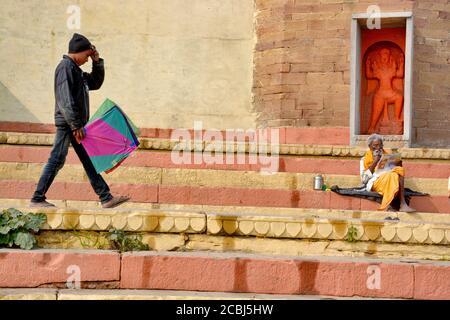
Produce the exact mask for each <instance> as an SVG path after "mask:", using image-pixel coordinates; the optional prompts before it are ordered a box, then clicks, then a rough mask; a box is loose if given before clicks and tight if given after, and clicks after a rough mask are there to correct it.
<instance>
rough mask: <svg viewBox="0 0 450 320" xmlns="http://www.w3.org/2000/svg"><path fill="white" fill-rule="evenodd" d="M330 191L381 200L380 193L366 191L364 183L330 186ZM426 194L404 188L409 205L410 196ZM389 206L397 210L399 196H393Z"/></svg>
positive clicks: (425, 194)
mask: <svg viewBox="0 0 450 320" xmlns="http://www.w3.org/2000/svg"><path fill="white" fill-rule="evenodd" d="M331 191H333V192H336V193H337V194H340V195H343V196H350V197H357V198H363V199H367V200H372V201H376V202H378V203H381V200H382V199H383V196H382V195H381V194H379V193H378V192H372V191H367V190H366V186H364V185H363V186H360V187H354V188H339V187H338V186H332V187H331ZM427 195H428V193H422V192H417V191H414V190H411V189H409V188H405V201H406V203H407V204H408V205H409V201H410V200H411V197H413V196H427ZM391 207H392V208H393V209H395V210H398V209H399V208H400V199H399V197H395V198H394V200H392V202H391Z"/></svg>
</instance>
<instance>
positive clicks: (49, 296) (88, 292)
mask: <svg viewBox="0 0 450 320" xmlns="http://www.w3.org/2000/svg"><path fill="white" fill-rule="evenodd" d="M320 299H327V300H330V299H333V300H359V299H364V300H366V299H371V300H372V299H376V298H359V297H336V296H320V295H317V296H313V295H281V294H253V293H226V292H198V291H174V290H126V289H110V290H101V289H2V288H0V300H320Z"/></svg>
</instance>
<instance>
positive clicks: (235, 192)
mask: <svg viewBox="0 0 450 320" xmlns="http://www.w3.org/2000/svg"><path fill="white" fill-rule="evenodd" d="M35 187H36V182H33V181H15V180H0V199H30V198H31V196H32V194H33V192H34V188H35ZM110 187H111V192H112V193H113V194H123V195H129V196H130V197H131V201H132V202H146V203H172V204H193V205H223V206H254V207H284V208H321V209H345V210H376V209H377V208H378V206H379V205H378V204H377V203H376V202H374V201H369V200H365V199H359V198H354V197H345V196H341V195H338V194H335V193H334V192H324V191H299V190H279V189H245V188H207V187H189V186H166V185H144V184H115V183H113V184H111V185H110ZM47 198H48V199H49V201H51V199H56V200H75V201H96V200H98V197H97V195H96V194H95V193H94V191H93V190H92V187H91V186H90V184H89V183H71V182H54V183H53V184H52V186H51V187H50V190H49V192H48V193H47ZM411 205H412V207H414V208H415V209H416V210H418V211H422V212H435V213H450V204H449V200H448V198H447V197H446V196H426V197H413V198H412V200H411Z"/></svg>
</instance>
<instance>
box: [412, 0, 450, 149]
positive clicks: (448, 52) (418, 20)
mask: <svg viewBox="0 0 450 320" xmlns="http://www.w3.org/2000/svg"><path fill="white" fill-rule="evenodd" d="M413 12H414V20H415V23H414V24H415V30H414V33H415V37H414V51H415V54H414V62H413V63H414V65H413V68H414V71H413V72H414V73H413V75H414V79H413V80H414V84H413V101H414V113H413V129H414V134H415V143H416V145H418V146H420V145H426V146H440V147H447V148H449V147H450V31H449V30H450V2H448V1H447V0H420V1H417V2H416V4H415V6H414V10H413Z"/></svg>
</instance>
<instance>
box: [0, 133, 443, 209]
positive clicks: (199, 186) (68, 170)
mask: <svg viewBox="0 0 450 320" xmlns="http://www.w3.org/2000/svg"><path fill="white" fill-rule="evenodd" d="M0 137H3V138H2V139H3V140H2V139H0V140H1V141H3V144H1V145H0V198H3V199H8V198H22V199H28V198H30V196H31V193H32V192H33V190H34V188H35V184H36V182H37V180H38V178H39V175H40V173H41V171H42V167H43V165H44V163H45V162H46V161H47V159H48V156H49V151H50V144H51V142H52V139H53V135H51V134H50V135H49V134H47V135H45V134H44V135H42V134H41V135H39V134H23V133H11V132H8V133H1V134H0ZM149 141H150V142H151V143H150V142H149ZM173 144H174V141H169V140H167V139H150V138H143V140H142V148H141V149H140V150H139V151H138V152H136V153H135V154H134V155H133V156H132V157H130V158H129V159H127V160H126V161H125V163H124V165H122V166H121V167H119V168H118V169H117V170H116V171H114V172H113V173H112V174H109V175H107V176H106V179H107V181H108V182H109V183H110V186H111V189H112V191H113V192H116V193H122V194H128V195H130V196H131V197H132V201H133V202H145V203H171V204H184V205H225V206H260V207H278V208H281V207H284V208H289V207H291V208H316V209H319V208H327V209H348V210H375V209H376V208H377V207H378V204H377V203H375V202H373V201H369V200H364V199H359V198H353V197H343V196H340V195H337V194H334V193H332V192H321V191H314V190H313V181H314V176H315V174H317V173H319V172H320V173H322V174H323V175H324V178H325V183H326V184H327V185H329V186H331V185H339V186H341V187H351V186H357V185H359V177H358V171H359V160H358V159H359V157H360V156H361V154H363V153H364V152H365V150H364V149H361V148H356V147H355V148H353V147H352V148H350V147H348V146H324V145H310V146H306V145H303V146H299V145H288V146H287V149H286V148H284V149H283V148H281V149H280V157H279V159H278V160H277V166H278V169H279V172H277V173H275V174H271V175H267V174H261V172H260V171H261V170H262V169H264V168H263V167H264V166H263V164H262V163H260V162H256V163H250V162H249V156H250V155H249V154H248V153H247V154H243V155H244V158H245V159H244V162H243V163H242V164H239V163H236V162H234V163H233V164H208V163H206V162H205V161H203V160H204V159H203V160H202V159H200V160H201V161H200V162H199V163H192V164H175V163H174V162H173V161H172V158H171V152H170V150H171V148H172V147H173ZM204 147H205V146H204V145H202V148H201V150H203V148H204ZM294 147H295V148H294ZM292 148H294V149H295V150H294V149H292ZM291 149H292V150H291ZM291 151H292V152H291ZM447 151H448V150H446V149H407V148H405V149H402V153H403V154H404V156H405V161H404V166H405V169H406V170H407V178H406V186H407V187H410V188H412V189H414V190H417V191H422V192H425V193H429V194H430V196H427V197H413V198H412V200H411V201H412V202H411V205H412V206H413V207H415V208H416V209H417V210H418V211H426V212H436V213H450V205H449V202H448V177H449V176H450V161H449V160H448V158H446V155H447ZM193 154H194V153H191V154H190V157H191V158H192V160H194V158H195V157H194V156H193ZM222 156H223V158H224V159H225V158H226V155H225V154H223V155H222ZM235 160H236V159H235ZM48 197H49V198H50V199H57V200H77V201H83V200H96V199H97V197H96V195H95V194H94V192H93V191H92V190H91V188H90V186H89V184H88V183H87V178H86V176H85V174H84V172H83V169H82V167H81V165H80V164H79V160H78V159H76V156H75V155H74V153H73V152H72V150H71V151H70V152H69V156H68V159H67V164H66V166H65V167H64V168H63V169H62V170H61V172H60V173H59V175H58V176H57V178H56V181H55V183H54V184H53V185H52V187H51V188H50V191H49V193H48Z"/></svg>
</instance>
